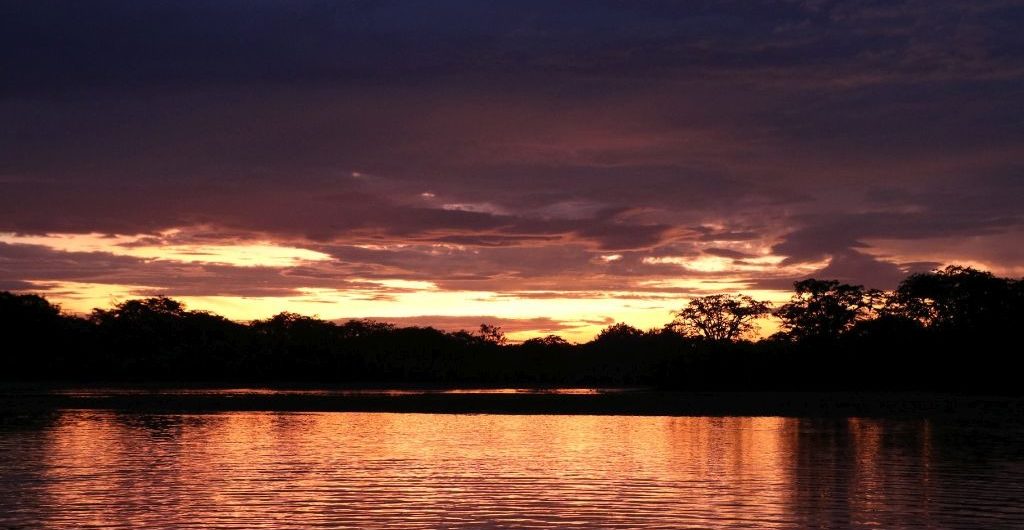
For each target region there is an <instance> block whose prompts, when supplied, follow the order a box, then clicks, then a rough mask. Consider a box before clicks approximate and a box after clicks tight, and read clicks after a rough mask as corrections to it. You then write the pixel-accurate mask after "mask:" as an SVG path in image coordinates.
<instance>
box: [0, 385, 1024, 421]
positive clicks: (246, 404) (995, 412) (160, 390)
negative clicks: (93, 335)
mask: <svg viewBox="0 0 1024 530" xmlns="http://www.w3.org/2000/svg"><path fill="white" fill-rule="evenodd" d="M452 390H453V389H439V388H416V387H401V388H392V389H368V388H367V387H346V388H322V389H316V388H310V387H302V388H293V389H290V390H286V389H283V388H281V387H267V388H255V387H246V388H238V387H233V388H232V387H223V388H216V387H211V386H208V385H203V386H196V387H181V386H175V387H155V386H135V387H132V386H117V387H106V386H104V387H83V386H74V387H70V386H69V387H60V386H52V385H48V386H33V385H21V384H17V385H0V417H6V418H11V417H15V416H25V415H33V414H37V413H44V412H47V411H55V410H66V409H92V410H115V411H122V412H143V413H213V412H228V411H278V412H395V413H445V414H583V415H639V416H790V417H894V418H895V417H898V418H915V417H919V418H931V417H965V418H984V417H994V416H1000V417H1004V416H1009V417H1018V418H1024V397H1021V396H998V395H974V394H947V393H917V392H677V391H662V390H653V389H608V390H601V389H593V390H592V389H576V390H570V391H565V390H557V389H551V388H539V389H520V390H519V391H517V392H512V391H510V390H511V389H509V391H503V390H497V389H493V388H491V389H454V390H455V391H452ZM1022 421H1024V420H1022Z"/></svg>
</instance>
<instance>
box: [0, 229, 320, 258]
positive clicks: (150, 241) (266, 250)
mask: <svg viewBox="0 0 1024 530" xmlns="http://www.w3.org/2000/svg"><path fill="white" fill-rule="evenodd" d="M179 232H180V230H176V229H175V230H166V231H163V232H161V233H160V234H159V236H151V235H150V236H147V235H123V234H114V235H107V234H100V233H97V232H92V233H87V234H63V233H57V234H46V235H19V234H15V233H12V232H0V243H8V244H13V245H38V246H43V247H46V248H49V249H52V250H57V251H61V252H105V253H108V254H113V255H115V256H129V257H133V258H139V259H143V260H154V261H176V262H181V263H204V264H216V265H232V266H236V267H291V266H295V265H299V264H301V263H304V262H316V261H326V260H329V259H331V257H330V256H328V255H327V254H324V253H322V252H316V251H313V250H308V249H304V248H297V247H288V246H281V245H278V244H275V243H273V242H271V241H266V240H243V241H239V242H236V243H231V244H176V243H167V242H166V240H167V239H172V238H173V237H174V236H175V235H177V234H178V233H179Z"/></svg>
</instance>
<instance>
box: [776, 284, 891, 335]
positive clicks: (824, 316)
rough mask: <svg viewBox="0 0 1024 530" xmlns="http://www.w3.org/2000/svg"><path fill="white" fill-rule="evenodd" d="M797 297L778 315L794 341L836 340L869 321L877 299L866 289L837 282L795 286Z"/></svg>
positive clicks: (874, 294) (873, 293)
mask: <svg viewBox="0 0 1024 530" xmlns="http://www.w3.org/2000/svg"><path fill="white" fill-rule="evenodd" d="M793 288H794V290H795V291H796V293H795V294H794V295H793V297H792V298H791V299H790V301H789V302H788V303H786V304H785V305H783V306H782V307H780V308H779V309H778V311H776V312H775V315H776V316H778V317H779V318H780V319H782V329H783V330H784V332H786V333H787V334H789V336H791V337H792V338H794V339H797V340H803V339H811V338H814V339H826V338H835V337H838V336H839V335H841V334H842V333H843V332H845V331H846V330H848V329H850V328H851V327H852V326H853V325H854V323H856V322H857V320H859V319H861V318H864V317H866V316H867V315H868V314H869V313H870V311H871V309H872V308H873V304H874V303H875V300H876V298H877V296H878V293H877V292H876V291H866V290H865V289H864V287H863V286H860V285H849V284H845V283H839V282H838V281H836V280H816V279H813V278H812V279H807V280H801V281H798V282H795V283H794V284H793Z"/></svg>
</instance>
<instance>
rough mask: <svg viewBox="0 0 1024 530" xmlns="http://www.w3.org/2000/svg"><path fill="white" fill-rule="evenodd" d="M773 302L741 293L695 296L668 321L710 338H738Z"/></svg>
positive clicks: (672, 326)
mask: <svg viewBox="0 0 1024 530" xmlns="http://www.w3.org/2000/svg"><path fill="white" fill-rule="evenodd" d="M770 309H771V304H769V303H768V302H761V301H758V300H754V299H753V298H751V297H749V296H747V295H742V294H715V295H710V296H701V297H699V298H694V299H693V300H690V302H689V303H688V304H687V305H686V307H685V308H683V309H682V310H681V311H679V312H677V313H675V316H676V318H675V319H674V320H673V321H672V322H671V323H669V327H670V329H672V330H674V331H677V332H679V333H682V334H684V335H687V336H699V337H704V338H706V339H710V340H716V341H719V340H736V339H739V338H742V337H743V336H745V335H747V334H749V333H750V332H751V331H753V329H754V321H755V320H757V319H758V318H761V317H763V316H765V315H768V314H770Z"/></svg>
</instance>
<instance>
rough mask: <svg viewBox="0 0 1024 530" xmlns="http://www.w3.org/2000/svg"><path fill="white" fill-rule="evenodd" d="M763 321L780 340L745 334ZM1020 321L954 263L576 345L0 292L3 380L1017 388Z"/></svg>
mask: <svg viewBox="0 0 1024 530" xmlns="http://www.w3.org/2000/svg"><path fill="white" fill-rule="evenodd" d="M769 316H774V317H775V318H778V319H779V320H780V321H781V324H782V326H781V331H780V332H778V333H776V334H774V335H772V336H770V337H767V338H763V339H761V340H757V341H751V340H749V339H750V338H751V334H752V331H753V329H754V324H755V322H756V321H757V320H758V319H760V318H766V317H769ZM1022 322H1024V280H1016V279H1008V278H1000V277H997V276H994V275H993V274H991V273H988V272H984V271H979V270H975V269H972V268H968V267H959V266H950V267H947V268H945V269H942V270H938V271H934V272H930V273H920V274H913V275H911V276H909V277H907V278H906V279H904V280H903V282H902V283H901V284H900V285H899V287H898V288H897V289H895V290H893V291H877V290H868V289H864V288H863V287H861V286H858V285H848V284H844V283H840V282H838V281H833V280H816V279H808V280H802V281H799V282H796V283H795V284H794V293H793V296H792V298H791V300H790V301H789V302H788V303H786V304H784V305H781V306H780V307H775V308H773V307H771V305H770V304H767V303H765V302H761V301H757V300H754V299H752V298H750V297H747V296H743V295H713V296H706V297H702V298H696V299H694V300H691V301H689V303H688V304H687V305H686V306H685V307H683V308H681V309H680V311H679V312H678V313H677V314H676V318H675V319H674V320H673V321H672V322H670V323H669V324H667V325H666V326H664V327H663V328H660V329H652V330H640V329H637V328H634V327H631V326H629V325H626V324H614V325H611V326H609V327H607V328H605V329H604V330H603V331H602V332H601V333H600V334H599V335H598V336H597V337H596V338H594V339H593V340H591V341H590V342H587V343H585V344H571V343H569V342H567V341H565V340H563V339H561V338H559V337H557V336H548V337H543V338H535V339H530V340H527V341H525V342H523V343H518V344H510V343H508V341H506V340H505V337H504V335H503V334H502V332H501V330H500V329H499V328H496V327H494V326H489V325H486V324H485V325H482V326H481V327H480V329H479V330H477V331H474V332H467V331H457V332H444V331H440V330H437V329H434V328H430V327H404V328H403V327H396V326H394V325H392V324H387V323H382V322H376V321H369V320H351V321H349V322H345V323H341V324H337V323H333V322H327V321H323V320H319V319H316V318H311V317H306V316H301V315H296V314H291V313H281V314H278V315H276V316H274V317H272V318H269V319H266V320H257V321H253V322H250V323H247V324H243V323H238V322H233V321H231V320H228V319H226V318H223V317H221V316H218V315H215V314H211V313H209V312H205V311H190V310H188V309H187V308H185V307H184V306H183V305H182V304H181V303H179V302H177V301H175V300H173V299H170V298H166V297H155V298H148V299H141V300H130V301H127V302H123V303H120V304H118V305H117V306H115V307H113V308H111V309H96V310H94V311H93V312H92V313H91V314H90V315H88V316H85V317H80V316H74V315H68V314H65V313H62V312H61V310H60V308H59V307H57V306H55V305H54V304H51V303H50V302H48V301H47V300H46V299H45V298H43V297H40V296H37V295H32V294H13V293H9V292H3V293H0V330H2V333H3V342H4V347H3V348H2V353H0V380H4V381H56V382H60V381H63V382H75V383H102V382H166V383H184V384H187V383H193V382H206V383H248V384H332V385H333V384H338V385H432V386H467V385H481V386H483V385H559V386H574V385H644V386H648V385H649V386H658V387H664V388H675V389H687V390H732V389H736V390H739V389H742V390H943V391H971V392H1017V391H1018V390H1017V389H1018V388H1019V383H1018V382H1017V377H1018V373H1019V372H1018V369H1017V368H1016V366H1018V364H1019V361H1020V359H1019V357H1020V354H1021V347H1020V338H1021V336H1020V333H1021V331H1020V329H1019V328H1018V327H1017V326H1019V325H1021V323H1022Z"/></svg>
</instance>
